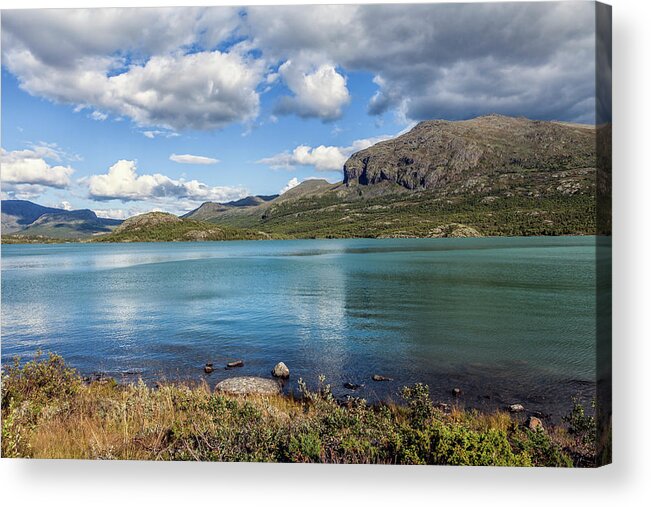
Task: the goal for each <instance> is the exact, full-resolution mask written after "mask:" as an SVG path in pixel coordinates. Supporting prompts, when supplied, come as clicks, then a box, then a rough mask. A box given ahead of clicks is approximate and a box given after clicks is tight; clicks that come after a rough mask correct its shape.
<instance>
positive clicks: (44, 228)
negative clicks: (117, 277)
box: [2, 200, 122, 240]
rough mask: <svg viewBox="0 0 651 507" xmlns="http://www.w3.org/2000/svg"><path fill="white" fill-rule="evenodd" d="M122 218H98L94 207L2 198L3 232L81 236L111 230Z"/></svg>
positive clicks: (21, 235)
mask: <svg viewBox="0 0 651 507" xmlns="http://www.w3.org/2000/svg"><path fill="white" fill-rule="evenodd" d="M121 222H122V221H121V220H113V219H110V218H100V217H98V216H97V215H96V214H95V212H94V211H91V210H88V209H85V210H63V209H58V208H48V207H45V206H40V205H38V204H35V203H33V202H30V201H20V200H6V201H2V234H3V235H6V234H11V235H16V236H20V237H28V238H34V237H41V236H42V237H47V238H53V239H60V240H66V239H83V238H86V237H91V236H93V235H96V234H103V233H107V232H111V231H112V230H113V229H114V228H115V227H117V226H118V225H120V223H121Z"/></svg>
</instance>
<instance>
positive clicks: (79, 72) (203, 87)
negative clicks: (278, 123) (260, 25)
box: [2, 8, 264, 130]
mask: <svg viewBox="0 0 651 507" xmlns="http://www.w3.org/2000/svg"><path fill="white" fill-rule="evenodd" d="M237 20H238V16H237V11H236V10H234V9H229V8H220V9H187V8H183V9H132V10H131V9H130V10H129V11H124V10H121V9H93V10H85V9H77V10H66V11H56V10H43V11H34V12H26V11H12V12H9V13H6V15H3V18H2V46H3V65H5V66H6V67H7V68H8V69H9V70H10V71H11V72H12V73H13V74H15V75H16V76H17V77H18V80H19V83H20V86H21V87H22V88H23V89H24V90H26V91H27V92H29V93H31V94H33V95H39V96H43V97H47V98H49V99H51V100H54V101H56V102H62V103H69V104H74V105H77V106H81V107H86V106H88V107H95V108H101V109H102V110H103V111H108V112H113V113H115V114H117V115H123V116H126V117H129V118H131V119H132V120H133V121H135V122H136V123H138V124H140V125H151V126H159V127H165V128H170V129H175V130H181V129H197V130H210V129H218V128H222V127H224V126H226V125H227V124H229V123H233V122H246V121H249V120H251V119H253V118H255V117H256V116H257V114H258V107H259V96H258V93H257V91H256V86H257V84H258V83H259V81H260V80H261V79H262V76H263V73H264V65H263V62H262V61H261V60H259V59H258V60H255V59H250V58H249V57H247V56H246V55H245V54H243V53H241V52H239V51H238V50H237V48H235V49H233V50H232V51H230V52H228V51H227V52H221V51H218V50H203V51H196V52H191V53H189V52H187V51H184V48H186V47H190V46H191V45H193V44H199V45H200V47H207V48H210V47H213V46H214V45H215V43H216V42H219V41H221V40H223V38H224V37H226V36H228V34H230V33H231V32H232V30H233V29H234V28H235V27H236V24H237ZM143 27H146V30H144V29H143ZM102 114H105V113H97V115H102ZM97 115H95V116H96V117H94V119H101V117H100V116H97Z"/></svg>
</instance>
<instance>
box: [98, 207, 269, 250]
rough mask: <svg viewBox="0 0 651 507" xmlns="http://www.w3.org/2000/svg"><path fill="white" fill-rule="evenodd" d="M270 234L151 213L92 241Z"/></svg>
mask: <svg viewBox="0 0 651 507" xmlns="http://www.w3.org/2000/svg"><path fill="white" fill-rule="evenodd" d="M270 237H271V236H270V235H269V234H266V233H263V232H259V231H252V230H239V229H236V228H233V227H228V226H217V225H215V224H211V223H209V222H203V221H199V220H192V219H188V218H180V217H177V216H176V215H172V214H171V213H163V212H158V211H156V212H151V213H144V214H142V215H136V216H134V217H130V218H127V219H126V220H125V221H124V222H123V223H122V224H121V225H120V226H118V227H117V228H116V229H115V231H113V232H112V233H111V234H103V235H101V236H97V237H96V238H94V239H93V241H100V242H120V243H130V242H136V241H224V240H236V239H269V238H270Z"/></svg>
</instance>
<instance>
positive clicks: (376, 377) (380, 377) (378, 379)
mask: <svg viewBox="0 0 651 507" xmlns="http://www.w3.org/2000/svg"><path fill="white" fill-rule="evenodd" d="M372 378H373V380H375V381H376V382H388V381H390V380H393V379H392V378H389V377H385V376H383V375H373V377H372Z"/></svg>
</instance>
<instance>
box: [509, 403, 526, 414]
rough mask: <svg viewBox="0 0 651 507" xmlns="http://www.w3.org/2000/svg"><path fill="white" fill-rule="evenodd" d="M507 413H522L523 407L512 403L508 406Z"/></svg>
mask: <svg viewBox="0 0 651 507" xmlns="http://www.w3.org/2000/svg"><path fill="white" fill-rule="evenodd" d="M509 411H510V412H514V413H517V412H524V407H523V406H522V405H521V404H520V403H513V404H512V405H509Z"/></svg>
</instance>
